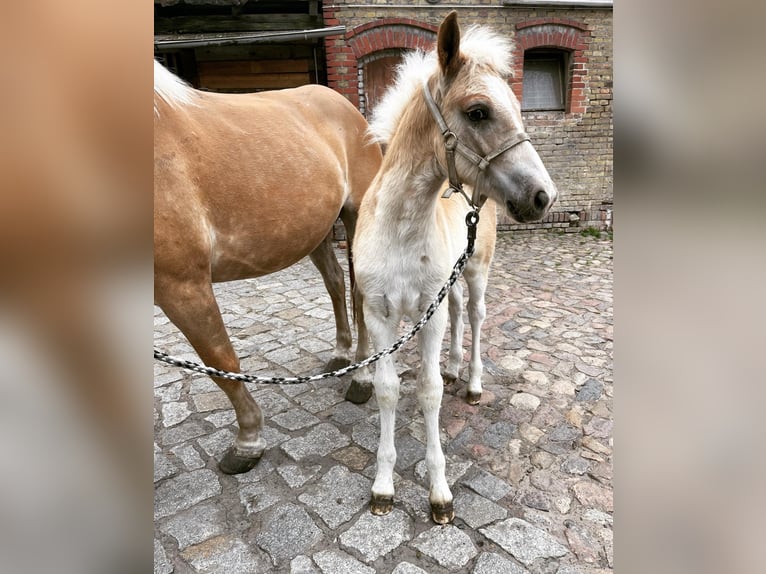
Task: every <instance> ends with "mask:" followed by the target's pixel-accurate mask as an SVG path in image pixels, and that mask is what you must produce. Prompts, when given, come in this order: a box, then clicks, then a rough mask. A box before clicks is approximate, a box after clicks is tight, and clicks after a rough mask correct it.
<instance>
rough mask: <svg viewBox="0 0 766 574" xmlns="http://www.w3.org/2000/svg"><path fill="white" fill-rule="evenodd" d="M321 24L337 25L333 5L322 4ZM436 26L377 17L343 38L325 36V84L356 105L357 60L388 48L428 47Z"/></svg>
mask: <svg viewBox="0 0 766 574" xmlns="http://www.w3.org/2000/svg"><path fill="white" fill-rule="evenodd" d="M324 16H325V24H326V25H328V26H330V25H337V24H339V21H338V19H337V18H336V17H335V16H336V14H335V8H333V7H332V6H329V4H328V3H325V7H324ZM437 31H438V27H437V26H433V25H431V24H425V23H423V22H418V21H417V20H412V19H410V18H380V19H377V20H374V21H372V22H368V23H366V24H361V25H359V26H355V27H354V28H352V29H350V30H349V31H348V32H346V34H345V36H343V37H332V38H326V39H325V50H326V53H327V85H328V86H330V87H331V88H333V89H335V90H337V91H338V92H340V93H341V94H343V95H344V96H346V98H348V99H349V100H350V101H351V103H353V104H354V105H355V106H357V107H359V103H360V102H359V62H360V61H361V60H364V59H366V58H367V57H368V56H370V55H371V54H374V53H375V52H380V51H383V50H390V49H405V50H407V49H410V50H414V49H418V48H419V49H421V50H429V49H430V48H431V47H432V46H433V44H434V42H435V41H436V32H437Z"/></svg>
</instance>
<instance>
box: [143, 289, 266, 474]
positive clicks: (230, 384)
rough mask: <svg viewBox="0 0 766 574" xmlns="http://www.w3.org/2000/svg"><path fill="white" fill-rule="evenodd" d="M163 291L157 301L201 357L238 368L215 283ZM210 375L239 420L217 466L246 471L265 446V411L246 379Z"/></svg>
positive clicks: (228, 471) (217, 365)
mask: <svg viewBox="0 0 766 574" xmlns="http://www.w3.org/2000/svg"><path fill="white" fill-rule="evenodd" d="M162 291H163V292H164V293H167V294H168V296H167V297H165V298H164V300H162V301H158V302H157V303H158V304H159V306H160V307H161V308H162V310H163V311H164V312H165V314H166V315H167V316H168V318H169V319H170V320H171V321H172V322H173V323H174V324H175V325H176V326H177V327H178V328H179V329H180V330H181V332H182V333H183V334H184V335H185V336H186V338H187V339H188V340H189V343H191V345H192V347H194V349H195V350H196V351H197V354H198V355H199V356H200V358H201V359H202V361H203V362H204V363H205V364H206V365H208V366H210V367H214V368H217V369H221V370H224V371H231V372H239V359H238V358H237V355H236V354H235V353H234V348H233V347H232V345H231V341H230V340H229V336H228V334H227V333H226V328H225V327H224V324H223V320H222V319H221V313H220V311H219V309H218V304H217V303H216V300H215V297H214V296H213V289H212V285H211V284H210V283H206V284H199V285H188V284H184V285H176V286H174V287H171V288H168V289H163V290H162ZM211 378H212V379H213V382H215V384H217V385H218V386H219V387H220V388H221V390H223V392H224V393H226V396H227V397H229V400H230V401H231V404H232V406H233V407H234V412H235V413H236V415H237V423H238V424H239V432H238V433H237V438H236V439H235V440H234V445H233V446H232V447H231V448H230V449H229V450H228V451H226V453H225V454H224V456H223V458H222V459H221V461H220V463H219V464H218V466H219V468H220V469H221V471H222V472H224V473H226V474H239V473H242V472H247V471H248V470H251V469H252V468H253V467H254V466H255V464H256V463H257V462H258V460H259V459H260V458H261V455H262V454H263V451H264V450H265V448H266V443H265V442H264V440H263V439H262V438H261V428H262V427H263V414H262V413H261V409H260V408H259V407H258V404H257V403H256V402H255V399H253V397H252V395H251V394H250V392H249V391H248V390H247V388H246V387H245V384H244V383H243V382H241V381H232V380H229V379H222V378H220V377H211Z"/></svg>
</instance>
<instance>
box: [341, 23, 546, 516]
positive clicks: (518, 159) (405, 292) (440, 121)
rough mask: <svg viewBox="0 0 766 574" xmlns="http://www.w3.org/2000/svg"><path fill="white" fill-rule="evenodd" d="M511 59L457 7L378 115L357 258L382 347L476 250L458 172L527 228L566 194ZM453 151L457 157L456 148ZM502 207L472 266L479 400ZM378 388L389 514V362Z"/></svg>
mask: <svg viewBox="0 0 766 574" xmlns="http://www.w3.org/2000/svg"><path fill="white" fill-rule="evenodd" d="M510 53H511V50H510V46H509V44H508V41H507V40H506V39H505V38H504V37H502V36H499V35H495V34H493V33H492V32H490V31H488V30H486V29H482V28H471V29H470V30H468V31H467V32H466V34H465V35H464V36H463V37H462V38H461V35H460V29H459V27H458V24H457V18H456V15H455V13H454V12H453V13H452V14H450V15H449V16H448V17H447V18H446V19H445V20H444V22H442V24H441V26H440V28H439V33H438V38H437V50H436V52H435V53H434V52H432V53H429V54H427V55H426V54H422V53H414V54H410V55H409V56H408V57H407V58H406V59H405V61H404V62H403V64H402V65H401V67H400V68H399V70H398V74H397V79H396V83H395V85H394V86H393V87H392V88H391V89H390V90H389V91H388V92H387V93H386V94H385V96H384V98H383V101H382V102H381V103H380V104H379V105H378V107H377V108H376V113H375V117H374V118H373V120H372V122H371V129H372V131H373V133H374V134H376V136H377V137H378V139H379V140H381V141H386V142H387V143H388V148H387V151H386V155H385V157H384V159H383V165H382V166H381V170H380V172H378V175H377V176H376V177H375V180H374V181H373V183H372V185H371V186H370V189H368V191H367V194H366V195H365V197H364V200H363V201H362V207H361V209H360V212H359V221H358V222H357V234H356V237H355V240H354V248H355V251H354V253H355V255H354V262H355V271H356V286H357V289H358V291H359V295H358V296H357V297H359V298H361V300H362V309H363V314H364V317H365V320H366V324H367V329H368V330H369V332H370V336H371V337H372V342H373V344H374V346H375V347H376V348H377V349H382V348H384V347H387V346H388V345H390V344H391V343H392V342H393V341H394V339H395V338H396V332H397V327H398V326H399V322H400V320H401V318H402V317H403V316H405V315H406V316H409V317H410V318H412V319H413V320H417V319H418V318H419V317H420V315H421V314H422V313H423V311H424V310H425V307H426V306H427V305H428V303H429V302H430V301H431V299H432V297H433V296H434V295H435V293H436V292H437V291H438V290H439V288H440V287H441V285H442V283H443V282H444V281H445V279H446V278H447V276H448V275H449V273H450V269H451V266H452V264H453V262H455V261H456V260H457V258H458V256H459V255H460V253H461V252H462V250H463V249H464V247H465V245H466V225H465V223H464V220H465V215H466V213H467V212H468V211H469V207H467V205H466V203H467V202H464V201H463V200H462V199H461V198H459V197H457V194H453V195H452V196H451V197H450V198H449V199H440V197H441V189H442V185H443V182H444V180H445V178H446V177H447V176H448V175H449V176H450V180H454V179H458V180H460V181H451V183H453V184H457V185H459V184H460V182H468V183H470V184H471V186H472V188H473V203H476V204H478V205H481V203H482V202H483V201H484V200H485V199H489V200H494V201H495V202H497V203H498V204H499V205H502V206H505V208H506V209H507V210H508V211H509V212H510V214H511V216H512V217H513V218H514V219H516V220H517V221H520V222H526V221H532V220H536V219H540V218H541V217H543V215H545V213H546V211H547V210H548V208H549V207H550V206H551V204H552V203H553V201H554V200H555V199H556V195H557V192H556V188H555V186H554V184H553V182H552V181H551V178H550V176H549V175H548V172H547V171H546V169H545V167H544V166H543V164H542V162H541V160H540V157H539V156H538V155H537V152H536V151H535V149H534V148H533V147H532V145H531V143H529V141H528V140H529V138H528V137H527V136H526V135H525V134H524V133H523V125H522V120H521V111H520V106H519V103H518V100H517V99H516V98H515V97H514V95H513V92H512V91H511V90H510V88H509V86H508V84H507V82H506V78H505V77H506V76H507V75H508V73H509V71H510V61H509V60H510ZM429 100H430V101H429ZM445 133H446V136H444V135H443V134H445ZM447 145H449V146H450V147H451V149H452V150H456V151H457V153H456V154H455V153H447V151H445V149H446V147H447ZM493 211H494V210H491V211H490V212H489V213H487V212H485V213H484V214H483V215H482V217H481V221H480V228H481V229H479V230H478V235H479V237H478V238H477V252H476V254H475V255H474V256H473V257H472V258H471V259H469V263H468V266H467V267H466V271H465V277H466V280H467V283H468V288H469V295H470V301H469V303H468V312H469V317H470V321H471V327H472V330H473V340H474V348H473V352H472V354H471V363H470V369H471V373H470V376H469V383H468V392H467V395H466V396H467V399H468V401H469V402H476V401H477V400H478V398H479V397H480V393H481V359H480V358H479V355H478V349H479V346H478V339H479V334H478V330H479V328H480V327H481V323H482V320H483V318H484V300H483V299H484V288H485V286H486V281H487V269H488V267H489V261H490V257H491V252H492V250H493V248H494V240H493V236H494V229H493V227H494V222H493V221H492V220H493V219H494V217H495V214H494V212H493ZM460 299H461V297H460V293H455V294H453V298H452V305H451V307H452V311H451V312H450V315H452V318H453V321H455V322H456V323H457V325H456V327H457V328H456V329H454V331H455V332H456V333H455V334H453V338H452V342H451V347H452V348H451V351H450V361H449V363H448V367H447V373H448V375H450V376H451V377H457V366H458V364H459V362H460V359H461V358H462V357H461V355H462V352H461V351H460V348H459V344H460V338H461V335H462V333H461V331H462V325H461V323H462V322H461V321H460V309H459V308H458V304H459V303H460ZM446 323H447V312H446V310H444V309H443V308H440V309H439V311H438V312H436V313H435V314H434V315H433V317H432V318H431V321H430V322H429V323H427V324H426V326H425V327H424V328H423V330H422V331H421V333H420V335H419V339H418V342H419V350H420V354H421V366H420V371H419V374H418V378H417V396H418V400H419V403H420V406H421V408H422V410H423V415H424V417H425V427H426V439H427V445H426V467H427V469H428V476H429V479H430V483H431V485H430V493H429V501H430V504H431V513H432V517H433V519H434V521H435V522H437V523H442V524H443V523H448V522H450V521H451V520H452V519H453V517H454V510H453V505H452V493H451V492H450V489H449V486H448V484H447V480H446V478H445V473H444V454H443V452H442V448H441V445H440V443H439V407H440V404H441V398H442V392H443V389H442V385H443V383H442V377H441V375H440V373H439V351H440V348H441V341H442V338H443V336H444V331H445V328H446ZM373 384H374V387H375V395H376V396H377V399H378V404H379V405H380V425H381V433H380V444H379V446H378V466H377V475H376V477H375V482H374V483H373V486H372V500H371V504H370V509H371V511H372V512H373V513H374V514H386V513H388V512H389V511H390V510H391V508H392V506H393V496H394V483H393V478H392V472H393V468H394V463H395V461H396V450H395V447H394V417H395V410H396V404H397V401H398V394H399V380H398V377H397V374H396V371H395V369H394V364H393V361H392V360H391V358H390V357H386V358H384V359H381V361H380V362H379V363H378V365H377V369H376V371H375V377H374V381H373Z"/></svg>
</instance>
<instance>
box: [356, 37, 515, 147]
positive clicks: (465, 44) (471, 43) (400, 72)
mask: <svg viewBox="0 0 766 574" xmlns="http://www.w3.org/2000/svg"><path fill="white" fill-rule="evenodd" d="M460 52H461V54H462V55H463V56H464V57H465V59H466V63H467V64H468V65H470V66H480V67H486V68H489V69H491V70H493V71H494V72H495V73H497V74H499V75H501V76H504V77H505V76H509V75H510V73H511V69H512V56H511V42H510V40H509V39H508V38H507V37H505V36H502V35H500V34H498V33H496V32H494V31H493V30H490V29H488V28H484V27H479V26H471V27H469V28H468V29H467V30H466V31H465V33H464V34H462V35H461V37H460ZM438 71H439V64H438V61H437V57H436V49H435V48H434V49H433V50H431V51H430V52H427V53H426V52H422V51H420V50H417V51H414V52H410V53H408V54H407V55H406V56H405V57H404V60H403V61H402V63H401V64H399V66H398V67H397V69H396V78H395V79H394V84H393V86H391V87H390V88H389V89H388V90H386V92H385V94H384V95H383V98H382V99H381V101H380V102H379V103H378V104H377V106H376V107H375V111H374V112H373V116H372V119H371V121H370V130H369V131H370V134H371V135H372V137H373V139H375V140H376V141H378V142H380V143H388V142H389V141H390V139H391V136H392V135H393V133H394V131H395V130H396V127H397V125H398V124H399V121H400V120H401V119H402V116H403V115H404V111H405V109H406V108H407V107H408V106H409V105H410V103H411V102H412V99H413V98H414V97H415V94H416V93H417V92H418V90H421V89H422V86H423V81H424V80H426V79H428V78H430V77H432V76H433V75H435V74H436V73H437V72H438Z"/></svg>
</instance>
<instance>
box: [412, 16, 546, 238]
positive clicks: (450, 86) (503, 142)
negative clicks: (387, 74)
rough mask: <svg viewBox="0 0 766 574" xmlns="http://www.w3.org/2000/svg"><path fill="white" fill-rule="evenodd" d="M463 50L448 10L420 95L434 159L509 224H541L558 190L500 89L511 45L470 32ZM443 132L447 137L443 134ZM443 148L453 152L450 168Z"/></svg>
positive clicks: (512, 99) (515, 106)
mask: <svg viewBox="0 0 766 574" xmlns="http://www.w3.org/2000/svg"><path fill="white" fill-rule="evenodd" d="M462 48H463V49H462V50H461V37H460V28H459V27H458V23H457V17H456V13H455V12H452V13H451V14H450V15H449V16H447V18H445V20H444V21H443V22H442V24H441V26H440V27H439V34H438V39H437V58H438V63H439V72H438V73H437V74H436V76H435V77H433V78H431V80H430V82H429V83H428V84H427V86H426V89H425V90H424V93H425V98H426V101H427V103H428V101H429V100H431V103H429V107H430V109H431V112H432V114H433V115H434V117H435V118H436V125H437V126H438V128H439V134H438V136H437V138H438V141H437V142H436V154H437V158H438V159H439V162H440V163H441V164H442V165H443V166H447V167H448V171H449V172H450V176H451V178H452V177H457V179H459V180H460V182H465V183H468V184H471V185H472V186H473V187H474V188H475V189H476V195H480V196H482V199H483V198H492V199H494V200H495V201H496V202H498V203H500V204H501V205H505V206H506V208H507V209H508V212H509V213H510V215H511V216H512V217H513V218H514V219H515V220H516V221H518V222H522V223H523V222H528V221H535V220H538V219H541V218H542V217H543V216H544V215H545V214H546V212H547V211H548V209H549V208H550V207H551V205H553V202H554V201H556V196H557V191H556V186H555V185H554V183H553V181H552V180H551V177H550V175H548V171H547V170H546V169H545V166H544V165H543V162H542V161H541V160H540V156H539V155H537V152H536V151H535V148H534V147H533V146H532V144H531V143H530V141H529V138H528V137H527V136H526V134H525V133H524V126H523V123H522V119H521V106H520V105H519V101H518V99H517V98H516V96H515V95H514V94H513V91H512V90H511V88H510V87H509V85H508V83H507V76H508V74H509V72H510V46H509V45H508V42H507V40H505V39H504V38H503V37H501V36H497V35H495V34H493V33H491V32H488V31H487V30H484V29H481V28H472V29H470V30H469V31H468V32H467V33H466V34H465V36H464V42H463V46H462ZM431 94H433V96H431ZM439 111H440V112H441V116H442V118H443V120H442V121H440V120H439V119H438V116H439ZM439 124H441V125H439ZM445 128H446V129H447V130H449V132H451V134H449V133H448V134H447V135H446V136H445V135H444V133H443V132H444V131H445ZM450 147H452V148H454V149H455V152H454V160H452V161H454V167H451V166H450V161H451V160H450V158H449V157H448V156H449V155H451V154H450V153H449V152H448V151H447V149H448V148H450ZM479 200H480V198H479V197H476V196H475V197H474V201H479Z"/></svg>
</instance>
